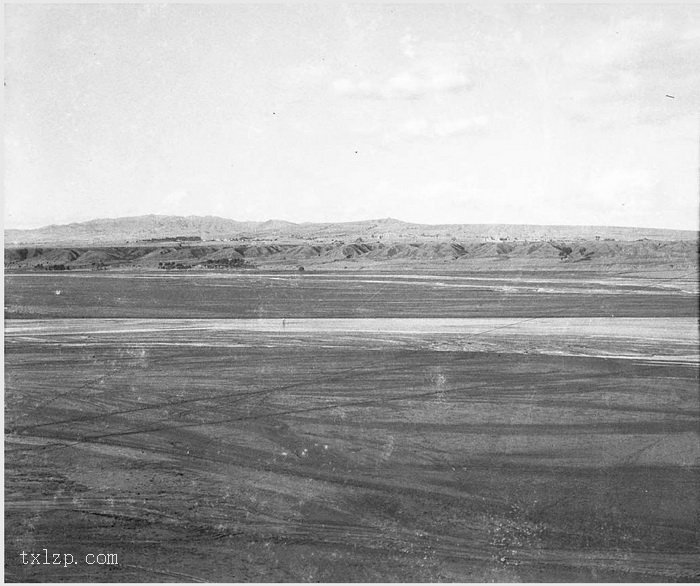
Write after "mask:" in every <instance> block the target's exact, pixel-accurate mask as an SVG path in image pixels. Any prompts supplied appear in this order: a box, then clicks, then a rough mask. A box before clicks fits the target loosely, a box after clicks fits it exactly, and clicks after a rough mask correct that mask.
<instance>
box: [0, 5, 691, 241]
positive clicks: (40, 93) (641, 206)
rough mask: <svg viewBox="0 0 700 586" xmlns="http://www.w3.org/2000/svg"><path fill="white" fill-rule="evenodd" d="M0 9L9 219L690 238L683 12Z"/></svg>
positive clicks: (649, 8) (687, 47) (687, 13)
mask: <svg viewBox="0 0 700 586" xmlns="http://www.w3.org/2000/svg"><path fill="white" fill-rule="evenodd" d="M4 11H5V22H4V28H5V51H4V55H5V56H4V75H5V87H4V105H5V130H4V149H5V153H4V200H5V202H4V203H5V207H4V212H5V217H4V222H5V226H6V227H9V228H31V227H39V226H44V225H47V224H63V223H69V222H79V221H85V220H90V219H94V218H106V217H120V216H135V215H141V214H168V215H170V214H174V215H216V216H222V217H226V218H232V219H236V220H267V219H283V220H289V221H294V222H304V221H309V222H324V221H325V222H327V221H352V220H362V219H376V218H385V217H392V218H398V219H401V220H404V221H409V222H419V223H433V224H434V223H515V224H524V223H529V224H569V225H577V224H579V225H580V224H584V225H616V226H643V227H659V228H678V229H698V221H699V212H698V204H699V191H698V190H699V180H700V171H699V164H700V153H699V145H700V62H699V61H700V4H687V5H675V6H674V5H668V4H659V5H656V6H654V5H629V4H628V5H603V4H589V5H575V4H561V5H554V4H540V5H531V4H515V5H490V6H485V5H483V4H481V5H468V4H440V5H438V4H397V5H389V4H357V5H353V4H347V5H342V4H329V5H302V4H294V3H292V4H285V5H272V4H260V5H252V4H227V5H209V4H190V5H183V4H140V5H139V4H112V5H109V4H73V5H69V4H52V5H41V4H6V5H5V7H4ZM670 96H672V97H670Z"/></svg>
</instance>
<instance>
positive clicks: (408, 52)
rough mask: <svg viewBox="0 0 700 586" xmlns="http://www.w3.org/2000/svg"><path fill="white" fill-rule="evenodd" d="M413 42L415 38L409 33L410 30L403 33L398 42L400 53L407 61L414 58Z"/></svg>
mask: <svg viewBox="0 0 700 586" xmlns="http://www.w3.org/2000/svg"><path fill="white" fill-rule="evenodd" d="M415 42H416V38H415V37H414V36H413V34H412V33H411V30H410V29H409V30H407V31H406V32H405V33H404V35H403V36H402V37H401V40H400V41H399V45H400V46H401V52H402V53H403V54H404V55H405V56H406V57H408V58H409V59H415V58H416V47H415Z"/></svg>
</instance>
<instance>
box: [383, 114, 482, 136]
mask: <svg viewBox="0 0 700 586" xmlns="http://www.w3.org/2000/svg"><path fill="white" fill-rule="evenodd" d="M488 125H489V118H488V117H487V116H483V115H480V116H473V117H471V118H452V119H449V118H443V119H440V120H435V121H430V120H428V119H426V118H418V117H416V118H409V119H408V120H406V121H405V122H403V124H401V125H399V127H398V129H397V131H396V132H395V133H393V134H392V135H391V138H393V139H394V140H396V139H398V140H403V139H415V138H422V139H438V138H449V137H454V136H460V135H466V134H476V133H479V132H481V131H483V130H484V129H485V128H486V127H487V126H488Z"/></svg>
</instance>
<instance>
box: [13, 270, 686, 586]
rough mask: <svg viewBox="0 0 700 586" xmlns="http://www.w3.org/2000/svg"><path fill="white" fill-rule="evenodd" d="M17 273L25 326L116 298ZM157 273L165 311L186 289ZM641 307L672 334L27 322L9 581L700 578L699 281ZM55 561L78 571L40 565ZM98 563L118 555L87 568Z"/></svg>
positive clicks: (637, 325)
mask: <svg viewBox="0 0 700 586" xmlns="http://www.w3.org/2000/svg"><path fill="white" fill-rule="evenodd" d="M13 278H14V277H12V278H8V279H7V280H6V287H7V289H6V291H7V292H6V301H5V304H6V311H7V306H8V305H12V306H22V307H24V308H32V307H39V306H41V307H42V309H41V311H39V312H35V313H34V314H33V315H37V313H38V314H39V315H46V314H48V315H51V316H54V317H59V316H60V315H61V312H60V311H59V310H56V308H57V307H59V308H60V306H57V305H56V304H57V303H62V302H63V298H62V297H63V295H64V294H65V291H66V290H68V291H72V292H81V291H82V294H84V295H88V294H94V289H91V287H93V284H92V283H91V282H90V281H83V282H82V285H81V284H80V283H81V281H71V284H70V285H65V284H63V282H61V283H60V284H58V285H57V284H55V282H53V281H52V282H51V283H47V282H46V281H44V280H42V279H41V278H38V277H33V278H34V281H33V283H35V285H34V286H35V287H36V288H35V289H31V287H30V286H29V285H27V284H26V283H24V282H21V281H12V279H13ZM27 278H29V277H27ZM51 278H54V277H53V276H52V277H51ZM71 278H75V277H71ZM158 282H159V283H160V289H158V288H152V289H150V292H151V295H153V297H154V298H150V297H149V298H147V297H143V298H142V299H143V304H142V306H141V307H142V308H154V307H158V301H159V300H160V307H165V308H166V309H167V308H168V304H169V303H170V302H169V300H170V299H179V297H177V296H175V295H173V293H172V290H170V289H169V287H170V284H169V282H167V281H158ZM128 283H129V282H128V281H124V282H122V284H123V288H122V289H120V295H122V296H126V297H127V298H128V299H135V298H136V297H135V295H134V293H133V291H134V290H138V288H137V287H138V286H140V285H135V284H134V283H132V284H131V285H132V286H131V287H130V286H128ZM176 283H177V285H176V286H178V287H183V284H182V282H180V281H177V282H176ZM257 285H258V289H257V292H260V291H263V290H265V288H263V289H261V288H260V287H259V285H260V283H259V282H258V283H257ZM510 285H512V286H516V285H517V283H510ZM559 285H561V283H559V284H558V285H557V284H555V285H552V284H551V283H550V284H549V285H548V286H549V287H550V288H555V289H556V288H557V287H558V286H559ZM191 286H192V287H195V286H196V284H192V283H191ZM342 286H343V287H344V286H345V285H342ZM644 286H645V287H646V285H644ZM27 287H30V288H29V289H27ZM59 287H61V294H59V295H57V294H55V293H54V294H53V295H48V294H46V293H45V292H46V291H47V290H51V289H52V288H55V289H58V288H59ZM266 287H269V290H268V291H267V293H265V294H261V295H267V297H263V298H264V299H274V298H275V295H277V299H278V300H279V303H278V304H277V305H276V306H280V304H282V305H283V306H284V302H285V301H284V299H285V295H286V293H285V290H284V289H281V290H278V291H276V292H275V286H274V283H273V284H268V285H267V286H266ZM391 287H393V285H390V286H389V289H391ZM537 287H540V288H542V287H544V285H537ZM616 287H617V286H616ZM635 287H641V285H635ZM617 289H619V287H617ZM617 289H616V290H617ZM406 290H408V289H406ZM32 291H33V292H32ZM100 291H102V292H103V293H102V294H103V295H108V289H101V290H100ZM122 291H123V293H121V292H122ZM19 292H21V293H19ZM385 292H386V290H385ZM506 292H507V291H506V290H504V291H503V293H504V294H505V293H506ZM189 294H190V295H196V294H195V293H189ZM255 294H256V293H255V291H247V292H245V291H244V293H241V295H242V298H243V299H251V298H252V297H253V296H254V295H255ZM334 294H335V295H336V296H337V297H336V299H339V300H343V299H344V300H345V303H343V304H339V307H342V311H345V312H349V313H351V314H352V315H355V316H356V317H358V316H360V314H357V313H356V314H353V312H356V311H359V309H358V307H359V306H358V305H357V304H356V303H355V304H353V303H352V302H351V301H352V297H350V298H348V297H347V296H346V297H343V295H344V293H343V290H342V289H340V290H335V291H334ZM369 294H370V295H371V294H372V293H371V292H370V293H369ZM508 294H509V295H510V296H511V299H513V303H514V304H515V305H516V306H517V305H518V304H520V306H522V307H523V308H524V309H523V310H522V311H523V313H522V316H525V315H527V313H528V307H527V304H528V303H530V304H531V305H530V309H529V312H530V313H532V312H535V313H536V312H539V311H542V312H544V309H543V308H542V307H541V306H538V305H537V304H536V303H535V302H533V299H534V300H535V301H536V300H537V297H536V296H534V295H535V294H533V293H532V292H528V291H525V290H519V289H517V288H516V289H513V290H511V291H510V292H508ZM520 294H522V295H526V296H527V295H529V297H527V298H526V297H519V295H520ZM455 295H456V294H455ZM469 295H470V290H469V289H463V290H462V295H461V297H459V298H458V299H459V301H460V303H462V306H463V307H470V306H471V305H474V304H475V303H478V302H479V301H478V297H474V298H470V297H469ZM549 295H552V296H554V295H555V293H549ZM589 295H594V294H593V293H589ZM597 295H600V296H601V299H603V297H602V296H604V298H605V299H607V300H609V301H610V303H616V304H617V305H616V307H629V308H633V307H635V306H636V305H638V304H635V303H632V302H628V303H625V302H624V297H625V295H624V293H622V294H621V293H617V292H616V293H611V292H609V293H598V294H597ZM635 295H638V296H639V297H640V298H641V297H643V298H644V299H645V302H646V303H648V304H649V305H648V307H650V308H651V309H649V310H648V311H647V313H650V314H651V317H656V319H653V320H648V319H647V320H632V321H631V322H630V321H629V320H628V321H625V320H618V321H614V320H609V321H606V320H599V321H588V322H587V321H586V319H583V320H578V321H576V320H568V321H567V319H566V317H565V313H566V310H565V309H561V310H560V312H559V315H555V316H554V317H556V318H557V319H555V320H550V321H544V322H542V321H537V320H535V321H533V322H532V323H530V319H529V318H527V317H522V316H521V317H520V318H514V319H513V320H512V322H510V323H512V324H513V325H512V327H513V330H512V335H506V334H504V332H506V333H507V332H509V326H508V322H507V320H506V322H504V321H503V320H493V321H492V322H488V323H481V322H479V323H477V324H476V325H470V324H469V323H467V322H458V321H454V322H450V320H447V321H446V322H439V323H438V322H429V321H423V322H421V321H420V320H418V321H417V322H416V323H415V324H410V323H409V325H408V326H402V325H401V324H400V323H399V322H394V321H391V320H385V321H384V322H368V323H367V324H363V325H361V326H358V327H355V326H354V325H352V324H345V325H344V324H343V322H339V323H335V322H334V323H330V324H328V323H326V324H323V323H321V322H318V324H317V326H316V327H315V326H314V322H313V321H312V320H306V321H304V320H296V319H293V318H295V316H294V315H289V314H287V318H289V321H285V322H281V320H279V322H275V321H269V322H256V321H255V320H254V321H252V322H245V323H243V322H238V321H233V322H232V321H231V320H229V319H221V320H218V321H217V320H211V321H205V322H197V321H192V320H191V319H183V320H173V321H164V320H162V319H158V315H151V316H148V315H144V313H146V314H147V313H148V311H146V310H143V309H141V311H142V313H141V317H142V318H144V319H141V320H138V321H135V320H133V319H126V320H122V319H117V320H115V319H94V318H93V319H74V318H71V319H65V320H56V319H49V320H45V321H34V320H30V319H19V320H15V319H11V320H10V321H7V322H6V328H7V331H6V336H5V377H6V381H5V383H6V395H5V400H6V411H5V426H6V436H5V450H6V453H5V508H6V520H5V564H6V566H5V572H6V573H5V575H6V580H9V581H54V582H55V581H185V582H188V581H493V580H495V581H520V580H522V581H579V580H584V581H626V582H628V581H693V580H697V579H698V578H700V573H699V570H698V567H699V565H698V562H699V560H700V527H699V524H698V518H699V515H700V504H699V503H700V444H699V437H698V432H699V429H700V427H699V426H700V397H699V391H698V369H697V362H698V359H697V328H696V318H695V317H694V316H695V315H696V313H695V311H696V310H694V309H690V304H685V303H686V302H685V299H686V297H688V295H687V294H685V293H683V292H682V288H681V289H675V290H674V291H671V292H670V293H668V292H661V293H659V294H658V295H657V294H656V292H651V293H646V294H645V293H635ZM666 295H671V300H669V299H668V298H666V297H665V296H666ZM400 297H401V296H400V295H397V297H396V299H394V300H396V301H400ZM416 297H417V298H418V295H417V294H416ZM455 298H456V299H457V297H455ZM613 298H614V299H613ZM618 298H619V299H618ZM691 298H692V296H691ZM319 299H320V301H319V304H320V306H323V307H326V306H324V305H323V303H322V301H323V299H325V297H323V296H322V295H320V296H319ZM470 299H472V302H471V305H470ZM674 299H675V300H677V301H678V304H677V305H674V303H673V300H674ZM37 300H40V301H37ZM235 300H236V297H235V296H234V297H232V298H231V301H230V304H231V306H232V307H236V301H235ZM475 300H477V301H475ZM391 301H392V298H391V297H388V298H387V305H386V306H387V307H389V306H390V302H391ZM201 302H202V303H206V296H205V297H203V298H202V299H201ZM217 303H218V301H217ZM251 303H252V302H251ZM432 303H433V305H431V303H428V307H436V308H438V309H439V304H438V303H437V302H436V301H434V300H433V302H432ZM532 303H535V304H534V305H532ZM655 303H656V305H655ZM492 304H493V301H492ZM669 304H670V305H671V306H672V309H668V305H669ZM657 305H658V307H657ZM74 306H75V304H69V305H68V307H69V308H70V307H74ZM105 306H106V307H113V306H114V301H113V298H108V299H107V300H106V302H105ZM264 306H265V307H273V306H274V305H273V304H271V303H270V304H269V305H264ZM502 306H503V307H505V306H506V305H502ZM572 306H575V303H574V304H573V305H572ZM86 307H89V308H92V309H91V311H97V310H98V308H99V306H98V305H97V304H94V305H89V304H88V305H86ZM126 307H136V305H133V306H132V305H127V306H126ZM251 307H252V305H251ZM288 307H292V306H291V305H288ZM654 308H656V311H655V310H654ZM436 311H437V310H436ZM629 311H633V310H632V309H629ZM638 311H639V314H637V315H638V316H639V315H640V314H641V313H642V312H641V310H638ZM171 313H172V314H174V315H177V310H172V311H171ZM669 313H670V315H672V316H674V318H673V319H665V318H663V316H664V315H669ZM69 315H70V314H69ZM573 315H577V313H575V312H574V313H573ZM439 316H440V315H438V317H439ZM7 317H12V314H8V315H7ZM22 317H32V316H31V315H29V313H27V314H24V315H22ZM104 317H106V318H110V317H114V316H113V315H112V314H108V315H106V316H104ZM122 317H123V316H122ZM181 317H191V316H181ZM223 317H227V316H223ZM252 317H259V316H255V315H254V316H252ZM265 317H275V319H277V318H276V316H265ZM296 317H300V316H296ZM362 317H364V316H362ZM452 317H470V314H467V315H461V314H460V315H453V316H452ZM502 317H508V316H507V315H506V316H502ZM607 317H609V316H607ZM646 317H649V316H648V315H647V316H646ZM525 322H527V323H525ZM353 323H354V322H353ZM420 324H423V325H420ZM557 324H559V325H557ZM412 328H413V329H412ZM528 328H529V329H528ZM470 348H474V350H471V349H470ZM620 356H624V357H620ZM44 548H45V549H46V550H47V552H48V553H49V560H51V561H52V560H53V555H52V554H54V553H60V554H61V555H63V554H71V555H73V557H74V560H75V561H77V563H75V564H69V565H68V567H63V561H64V559H65V558H63V557H61V562H62V565H60V566H53V565H31V564H27V565H24V564H22V558H21V556H20V554H21V553H22V552H23V551H24V552H34V553H41V561H44V559H45V558H44V553H43V550H44ZM99 553H104V554H107V553H109V554H117V556H118V557H117V560H118V564H117V565H97V564H94V565H89V564H88V563H86V558H85V556H86V555H87V554H93V555H95V554H99ZM90 559H91V560H93V561H95V559H96V558H90ZM112 559H113V558H112ZM27 561H30V558H27Z"/></svg>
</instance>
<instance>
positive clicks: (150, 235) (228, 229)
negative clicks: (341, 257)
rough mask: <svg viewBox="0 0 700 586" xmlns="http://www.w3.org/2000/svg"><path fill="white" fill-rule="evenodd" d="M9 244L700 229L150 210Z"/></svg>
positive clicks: (683, 235) (19, 233)
mask: <svg viewBox="0 0 700 586" xmlns="http://www.w3.org/2000/svg"><path fill="white" fill-rule="evenodd" d="M4 236H5V246H17V245H38V244H42V245H53V244H99V243H115V244H116V243H138V242H140V241H148V240H152V239H168V238H173V239H175V238H177V237H189V238H198V239H201V240H202V241H215V240H239V239H242V240H262V241H274V240H289V241H294V240H317V241H329V240H356V239H358V238H360V239H363V240H364V239H370V240H377V241H379V240H385V241H389V240H399V241H400V240H407V239H417V240H422V239H425V240H429V241H435V240H436V239H446V240H450V239H452V240H466V241H474V240H476V241H479V240H481V241H488V240H533V241H539V240H551V239H572V238H586V239H591V240H593V239H602V240H605V239H608V240H609V239H615V240H639V239H644V238H646V239H650V240H697V238H698V232H697V231H692V230H674V229H667V228H633V227H624V226H569V225H543V224H417V223H412V222H404V221H402V220H397V219H395V218H379V219H371V220H359V221H346V222H302V223H296V222H291V221H287V220H280V219H269V220H265V221H240V220H233V219H229V218H223V217H220V216H211V215H209V216H194V215H190V216H172V215H160V214H149V215H142V216H126V217H119V218H98V219H94V220H87V221H85V222H72V223H70V224H51V225H48V226H43V227H40V228H32V229H16V228H9V229H5V231H4Z"/></svg>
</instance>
